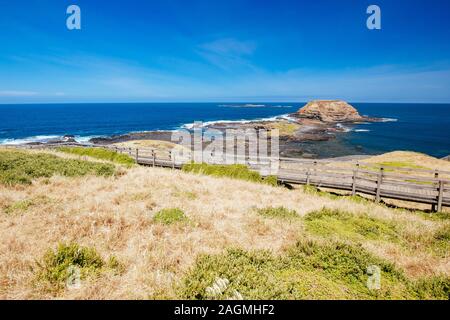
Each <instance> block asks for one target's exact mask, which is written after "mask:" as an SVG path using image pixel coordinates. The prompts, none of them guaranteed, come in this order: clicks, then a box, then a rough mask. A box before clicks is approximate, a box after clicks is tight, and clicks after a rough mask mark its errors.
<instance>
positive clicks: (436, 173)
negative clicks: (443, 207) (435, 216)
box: [431, 169, 439, 212]
mask: <svg viewBox="0 0 450 320" xmlns="http://www.w3.org/2000/svg"><path fill="white" fill-rule="evenodd" d="M434 178H435V179H439V171H438V170H437V169H436V170H435V171H434ZM438 192H439V182H438ZM431 211H432V212H436V211H439V210H436V204H435V203H433V204H432V205H431Z"/></svg>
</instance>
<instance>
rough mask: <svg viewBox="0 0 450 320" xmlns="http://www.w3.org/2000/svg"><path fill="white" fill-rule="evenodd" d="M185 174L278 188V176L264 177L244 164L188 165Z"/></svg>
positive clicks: (184, 167) (185, 167)
mask: <svg viewBox="0 0 450 320" xmlns="http://www.w3.org/2000/svg"><path fill="white" fill-rule="evenodd" d="M182 170H183V171H185V172H193V173H199V174H205V175H210V176H215V177H229V178H234V179H241V180H247V181H253V182H262V183H267V184H270V185H274V186H276V185H277V184H278V181H277V178H276V176H268V177H265V178H264V177H262V176H261V175H260V174H259V173H258V172H256V171H253V170H250V169H249V168H248V167H247V166H245V165H242V164H232V165H216V164H207V163H187V164H184V165H183V168H182Z"/></svg>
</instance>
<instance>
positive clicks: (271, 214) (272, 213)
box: [256, 207, 299, 219]
mask: <svg viewBox="0 0 450 320" xmlns="http://www.w3.org/2000/svg"><path fill="white" fill-rule="evenodd" d="M256 212H257V213H258V214H260V215H262V216H263V217H267V218H279V219H294V218H298V217H299V215H298V213H297V212H296V211H295V210H289V209H287V208H285V207H266V208H260V209H256Z"/></svg>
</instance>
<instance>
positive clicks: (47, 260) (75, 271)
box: [36, 243, 123, 291]
mask: <svg viewBox="0 0 450 320" xmlns="http://www.w3.org/2000/svg"><path fill="white" fill-rule="evenodd" d="M37 266H38V267H37V270H36V280H37V281H38V282H39V283H41V284H44V285H45V286H46V287H47V289H49V290H54V291H58V290H61V289H63V288H65V287H66V285H67V281H70V277H79V279H80V280H85V279H87V278H90V277H96V276H99V275H100V274H101V273H102V272H104V271H107V270H114V271H119V272H120V271H122V270H123V266H122V265H121V264H120V263H119V261H118V260H117V259H116V258H115V257H110V258H109V260H108V261H104V260H103V258H102V257H101V256H100V255H99V254H98V253H97V251H96V250H95V249H94V248H90V247H83V246H80V245H78V244H77V243H70V244H65V243H60V244H59V245H58V247H57V248H56V250H53V249H49V250H48V251H47V252H46V253H45V255H44V256H43V258H42V260H41V261H39V262H38V263H37Z"/></svg>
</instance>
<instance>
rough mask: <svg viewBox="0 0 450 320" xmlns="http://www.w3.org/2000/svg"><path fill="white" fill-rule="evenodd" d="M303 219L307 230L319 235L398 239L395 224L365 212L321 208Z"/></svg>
mask: <svg viewBox="0 0 450 320" xmlns="http://www.w3.org/2000/svg"><path fill="white" fill-rule="evenodd" d="M304 219H305V224H306V228H307V230H308V231H310V232H312V233H315V234H318V235H321V236H333V237H335V236H338V237H341V238H344V239H348V240H389V241H397V240H399V234H398V232H397V229H396V227H395V225H393V224H392V223H390V222H387V221H383V220H380V219H375V218H372V217H369V216H368V215H366V214H360V215H355V214H352V213H350V212H345V211H340V210H331V209H327V208H322V209H321V210H318V211H313V212H310V213H308V214H307V215H306V216H305V217H304Z"/></svg>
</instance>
